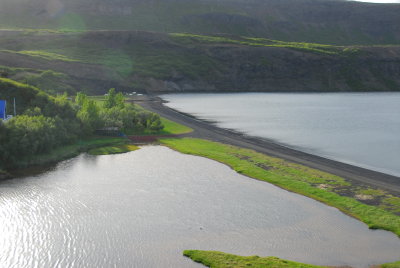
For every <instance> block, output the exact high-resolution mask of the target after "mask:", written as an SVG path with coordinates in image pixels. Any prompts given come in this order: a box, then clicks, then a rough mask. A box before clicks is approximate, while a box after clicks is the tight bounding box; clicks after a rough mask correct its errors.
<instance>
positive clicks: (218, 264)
mask: <svg viewBox="0 0 400 268" xmlns="http://www.w3.org/2000/svg"><path fill="white" fill-rule="evenodd" d="M183 255H184V256H186V257H189V258H191V259H192V260H193V261H195V262H198V263H201V264H204V265H205V266H207V267H212V268H233V267H235V268H242V267H243V268H245V267H254V268H265V267H270V268H317V267H325V266H316V265H310V264H303V263H299V262H294V261H287V260H283V259H279V258H277V257H259V256H249V257H243V256H237V255H232V254H227V253H223V252H218V251H202V250H185V251H184V252H183Z"/></svg>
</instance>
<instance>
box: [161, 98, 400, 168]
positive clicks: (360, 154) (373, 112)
mask: <svg viewBox="0 0 400 268" xmlns="http://www.w3.org/2000/svg"><path fill="white" fill-rule="evenodd" d="M163 98H164V99H166V100H168V101H170V103H168V104H167V105H168V106H170V107H172V108H174V109H177V110H180V111H183V112H185V113H190V114H193V115H195V116H198V117H199V118H203V119H207V120H210V121H214V122H215V121H216V122H218V123H217V125H218V126H221V127H224V128H230V129H236V130H239V131H241V132H244V133H247V134H250V135H253V136H258V137H262V138H268V139H273V140H275V141H278V142H281V143H284V144H287V145H289V146H291V147H295V148H299V149H300V150H302V151H306V152H310V153H312V154H317V155H321V156H325V157H328V158H332V159H336V160H339V161H343V162H347V163H351V164H355V165H358V166H362V167H366V168H370V169H374V170H378V171H381V172H385V173H389V174H394V175H397V176H400V135H399V134H400V93H398V92H396V93H359V94H355V93H224V94H171V95H164V96H163Z"/></svg>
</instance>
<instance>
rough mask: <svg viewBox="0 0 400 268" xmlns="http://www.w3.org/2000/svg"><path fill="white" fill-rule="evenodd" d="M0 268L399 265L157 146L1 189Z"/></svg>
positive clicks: (267, 192) (306, 213)
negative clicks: (210, 261)
mask: <svg viewBox="0 0 400 268" xmlns="http://www.w3.org/2000/svg"><path fill="white" fill-rule="evenodd" d="M0 233H1V239H0V251H1V254H0V267H18V268H23V267H29V268H31V267H140V268H147V267H157V268H159V267H203V266H201V265H199V264H196V263H194V262H192V261H190V260H188V259H186V258H184V257H183V256H182V251H183V250H184V249H204V250H220V251H226V252H231V253H236V254H242V255H254V254H258V255H262V256H270V255H272V256H279V257H282V258H288V259H292V260H297V261H302V262H309V263H314V264H321V265H324V264H325V265H328V264H330V265H354V266H356V267H366V266H367V265H368V264H376V263H383V262H388V261H396V260H398V259H399V258H400V254H399V249H400V239H398V238H397V237H396V236H395V235H394V234H392V233H389V232H385V231H380V230H375V231H373V230H369V229H368V228H367V226H366V225H364V224H362V223H361V222H359V221H356V220H355V219H353V218H350V217H348V216H346V215H344V214H342V213H341V212H339V211H338V210H337V209H334V208H331V207H327V206H325V205H323V204H321V203H318V202H316V201H314V200H311V199H309V198H306V197H303V196H300V195H297V194H293V193H290V192H287V191H284V190H282V189H279V188H277V187H275V186H273V185H271V184H268V183H265V182H259V181H256V180H252V179H249V178H247V177H244V176H242V175H239V174H237V173H235V172H234V171H232V170H231V169H230V168H228V167H227V166H224V165H222V164H220V163H217V162H215V161H212V160H209V159H205V158H201V157H195V156H189V155H183V154H180V153H178V152H175V151H172V150H170V149H168V148H165V147H161V146H148V147H144V148H142V149H140V150H138V151H135V152H131V153H127V154H122V155H114V156H97V157H96V156H88V155H85V154H83V155H81V156H79V157H76V158H74V159H71V160H68V161H65V162H62V163H60V164H59V165H58V166H57V167H55V168H54V169H53V170H49V171H47V172H45V173H43V174H41V175H36V176H32V177H26V178H23V179H15V180H11V181H6V182H2V183H1V184H0Z"/></svg>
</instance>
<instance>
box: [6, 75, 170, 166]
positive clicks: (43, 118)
mask: <svg viewBox="0 0 400 268" xmlns="http://www.w3.org/2000/svg"><path fill="white" fill-rule="evenodd" d="M2 86H3V88H4V89H7V90H9V93H10V92H13V93H14V94H13V95H14V96H15V95H18V96H17V103H18V102H20V106H22V107H18V106H17V107H18V111H19V112H18V115H17V116H15V117H13V118H12V119H10V120H8V121H7V122H2V121H1V120H0V169H9V168H13V167H17V166H18V163H19V161H21V159H27V158H30V157H33V156H35V155H37V154H42V153H48V152H49V151H51V150H52V149H54V148H57V147H59V146H62V145H66V144H72V143H74V142H76V141H77V140H78V139H82V138H85V137H89V136H92V135H94V134H95V132H96V130H97V129H101V128H107V127H117V128H118V129H120V130H122V131H123V130H128V129H137V130H148V131H159V130H161V129H162V128H163V125H162V123H161V119H160V117H159V116H158V115H157V114H154V113H150V112H147V111H145V110H143V109H140V108H138V107H135V106H133V105H131V104H126V103H125V98H124V96H123V95H122V93H116V91H115V89H111V90H110V91H109V93H108V95H107V96H106V98H105V101H104V102H103V104H102V105H100V104H98V103H97V102H95V101H94V100H92V99H90V98H89V97H88V96H86V95H85V94H84V93H78V94H77V96H76V97H75V98H74V100H70V99H69V98H68V96H67V95H66V94H64V95H61V96H57V97H53V96H50V95H48V94H46V93H44V92H42V91H40V90H38V89H36V88H32V87H30V86H27V85H24V84H20V83H17V84H15V83H14V82H12V81H11V82H10V81H4V80H3V81H0V99H10V96H12V94H9V95H8V96H7V95H6V94H5V93H6V91H7V90H3V88H2ZM4 86H6V87H4ZM13 87H14V90H13ZM24 97H26V98H24Z"/></svg>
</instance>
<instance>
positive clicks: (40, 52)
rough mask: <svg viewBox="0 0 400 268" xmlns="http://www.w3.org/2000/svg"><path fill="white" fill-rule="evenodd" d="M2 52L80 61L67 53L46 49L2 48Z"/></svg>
mask: <svg viewBox="0 0 400 268" xmlns="http://www.w3.org/2000/svg"><path fill="white" fill-rule="evenodd" d="M1 52H9V53H17V54H22V55H27V56H31V57H37V58H42V59H45V60H61V61H69V62H79V60H76V59H71V58H69V57H67V56H65V55H62V54H57V53H52V52H48V51H45V50H21V51H12V50H2V51H1Z"/></svg>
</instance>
